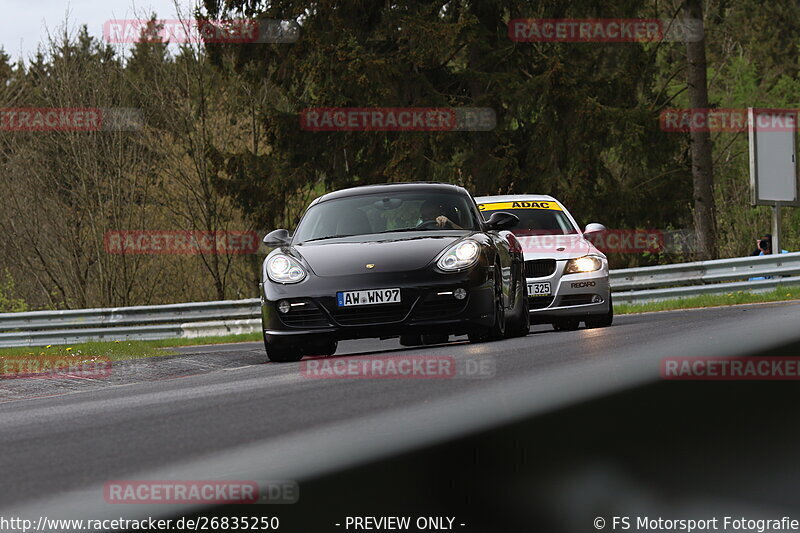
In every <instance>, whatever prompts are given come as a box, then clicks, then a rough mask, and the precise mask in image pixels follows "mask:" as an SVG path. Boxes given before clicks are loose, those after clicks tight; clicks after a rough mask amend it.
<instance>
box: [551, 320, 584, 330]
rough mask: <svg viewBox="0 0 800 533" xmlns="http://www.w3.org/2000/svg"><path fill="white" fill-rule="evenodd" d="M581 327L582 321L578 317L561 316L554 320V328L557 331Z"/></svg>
mask: <svg viewBox="0 0 800 533" xmlns="http://www.w3.org/2000/svg"><path fill="white" fill-rule="evenodd" d="M579 327H581V321H580V320H578V319H577V318H560V319H558V320H556V321H555V322H553V329H554V330H556V331H575V330H576V329H578V328H579Z"/></svg>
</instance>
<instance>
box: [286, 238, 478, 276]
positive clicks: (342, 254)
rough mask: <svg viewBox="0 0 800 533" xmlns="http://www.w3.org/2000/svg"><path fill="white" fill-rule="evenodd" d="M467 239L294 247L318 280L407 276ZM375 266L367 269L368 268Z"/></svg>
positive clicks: (310, 244)
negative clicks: (388, 274) (376, 274)
mask: <svg viewBox="0 0 800 533" xmlns="http://www.w3.org/2000/svg"><path fill="white" fill-rule="evenodd" d="M463 237H464V235H456V236H454V235H435V236H424V237H422V236H411V237H403V238H395V239H387V240H380V241H370V242H350V241H339V240H337V241H333V242H324V243H313V242H312V243H307V244H302V245H298V246H295V247H294V250H295V252H296V253H297V254H298V255H299V256H301V257H302V258H303V259H304V260H305V262H306V263H307V264H308V266H309V267H311V270H313V271H314V273H315V274H316V275H318V276H322V277H325V276H348V275H351V274H365V273H367V272H403V271H411V270H419V269H421V268H425V267H426V266H427V265H429V264H430V263H431V262H432V261H433V260H434V259H435V258H436V256H437V255H439V253H440V252H442V251H443V250H444V249H445V248H447V247H448V246H450V245H451V244H453V243H454V242H456V241H458V240H459V239H461V238H463ZM368 264H371V265H375V266H374V267H373V268H369V269H368V268H367V266H366V265H368Z"/></svg>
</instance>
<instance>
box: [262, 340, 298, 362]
mask: <svg viewBox="0 0 800 533" xmlns="http://www.w3.org/2000/svg"><path fill="white" fill-rule="evenodd" d="M264 349H265V350H266V351H267V359H269V360H270V361H272V362H273V363H292V362H295V361H299V360H300V359H302V358H303V352H302V351H301V350H300V346H299V344H295V343H293V342H287V341H285V340H273V341H271V342H270V341H267V337H266V335H265V336H264Z"/></svg>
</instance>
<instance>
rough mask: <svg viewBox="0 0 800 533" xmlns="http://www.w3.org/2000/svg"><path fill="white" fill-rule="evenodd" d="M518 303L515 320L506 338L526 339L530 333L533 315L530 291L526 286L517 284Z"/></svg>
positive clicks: (514, 311)
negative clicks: (529, 297)
mask: <svg viewBox="0 0 800 533" xmlns="http://www.w3.org/2000/svg"><path fill="white" fill-rule="evenodd" d="M517 286H518V289H517V301H516V305H515V306H514V310H513V311H512V315H513V317H514V318H513V319H512V320H511V321H510V324H509V326H508V327H507V328H506V337H524V336H525V335H527V334H528V333H530V329H531V314H530V308H529V307H528V291H527V288H526V286H525V285H524V284H522V283H518V284H517Z"/></svg>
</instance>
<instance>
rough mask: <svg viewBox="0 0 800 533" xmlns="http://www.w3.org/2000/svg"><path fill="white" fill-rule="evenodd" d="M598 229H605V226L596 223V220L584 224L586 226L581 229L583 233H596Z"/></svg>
mask: <svg viewBox="0 0 800 533" xmlns="http://www.w3.org/2000/svg"><path fill="white" fill-rule="evenodd" d="M600 231H606V227H605V226H604V225H602V224H598V223H597V222H591V223H589V224H586V228H585V229H584V230H583V232H584V233H597V232H600Z"/></svg>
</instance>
